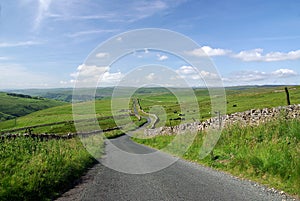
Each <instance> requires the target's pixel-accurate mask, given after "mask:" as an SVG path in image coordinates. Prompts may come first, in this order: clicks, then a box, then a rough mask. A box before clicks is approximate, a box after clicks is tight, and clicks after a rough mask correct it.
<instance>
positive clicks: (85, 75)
mask: <svg viewBox="0 0 300 201" xmlns="http://www.w3.org/2000/svg"><path fill="white" fill-rule="evenodd" d="M108 70H109V67H105V66H103V67H99V66H96V65H91V66H88V65H85V64H82V65H79V66H78V67H77V71H76V72H74V73H71V74H70V76H71V77H72V79H71V80H70V82H71V83H76V84H78V86H80V87H96V86H97V84H98V82H99V84H100V85H105V86H107V85H115V84H117V82H119V81H120V80H121V79H122V78H123V76H124V75H123V74H122V73H121V72H116V73H110V72H108Z"/></svg>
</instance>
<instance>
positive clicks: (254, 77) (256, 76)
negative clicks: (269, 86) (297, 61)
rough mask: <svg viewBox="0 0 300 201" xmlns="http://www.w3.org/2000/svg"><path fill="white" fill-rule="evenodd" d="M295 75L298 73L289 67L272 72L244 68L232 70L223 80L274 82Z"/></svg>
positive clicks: (252, 82)
mask: <svg viewBox="0 0 300 201" xmlns="http://www.w3.org/2000/svg"><path fill="white" fill-rule="evenodd" d="M297 75H298V73H297V72H296V71H294V70H291V69H278V70H275V71H272V72H264V71H250V70H246V71H237V72H234V73H232V74H231V76H230V77H224V78H223V81H225V82H229V83H238V84H243V83H247V84H254V83H257V82H261V83H264V84H266V83H275V81H278V79H281V78H290V77H295V76H297Z"/></svg>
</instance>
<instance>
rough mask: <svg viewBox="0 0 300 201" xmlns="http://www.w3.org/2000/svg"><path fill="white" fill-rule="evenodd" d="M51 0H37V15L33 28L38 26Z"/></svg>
mask: <svg viewBox="0 0 300 201" xmlns="http://www.w3.org/2000/svg"><path fill="white" fill-rule="evenodd" d="M51 1H52V0H39V6H38V11H37V16H36V18H35V21H34V29H37V28H39V26H40V24H41V23H42V21H43V19H44V17H45V16H46V13H47V11H48V9H49V6H50V4H51Z"/></svg>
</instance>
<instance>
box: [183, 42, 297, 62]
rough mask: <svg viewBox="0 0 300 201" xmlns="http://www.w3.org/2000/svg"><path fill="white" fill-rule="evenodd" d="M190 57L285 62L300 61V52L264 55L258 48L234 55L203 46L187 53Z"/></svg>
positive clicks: (231, 52) (229, 51)
mask: <svg viewBox="0 0 300 201" xmlns="http://www.w3.org/2000/svg"><path fill="white" fill-rule="evenodd" d="M185 53H186V54H188V55H193V56H198V57H203V56H229V57H233V58H237V59H240V60H242V61H246V62H250V61H263V62H272V61H285V60H296V59H300V50H294V51H290V52H269V53H266V54H264V50H263V49H262V48H256V49H251V50H243V51H240V52H239V53H234V52H233V51H232V50H228V49H221V48H212V47H210V46H203V47H201V48H197V49H194V50H192V51H186V52H185Z"/></svg>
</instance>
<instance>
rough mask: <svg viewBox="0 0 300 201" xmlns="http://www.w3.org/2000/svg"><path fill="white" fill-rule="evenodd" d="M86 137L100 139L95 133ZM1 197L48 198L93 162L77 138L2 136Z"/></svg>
mask: <svg viewBox="0 0 300 201" xmlns="http://www.w3.org/2000/svg"><path fill="white" fill-rule="evenodd" d="M86 141H87V142H88V141H92V142H93V143H96V142H98V145H99V146H98V147H99V149H97V150H92V151H93V152H95V153H96V152H98V154H99V155H100V154H101V150H102V146H103V142H102V141H101V139H100V138H97V136H91V137H88V138H86ZM0 163H1V166H0V200H51V199H52V198H54V197H56V196H58V195H59V193H60V192H62V191H63V190H65V189H66V188H68V187H70V184H72V183H73V181H74V180H75V179H77V178H79V177H80V176H81V175H82V173H83V172H84V171H85V170H86V169H87V167H89V166H91V165H92V164H94V163H95V159H94V158H93V157H92V156H91V155H90V154H89V153H88V152H87V151H86V149H85V148H84V146H83V145H82V143H81V141H80V140H79V139H78V138H73V139H68V140H49V141H40V140H38V139H32V138H25V137H24V138H22V137H19V138H16V139H11V140H9V139H5V140H3V141H2V142H1V143H0Z"/></svg>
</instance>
